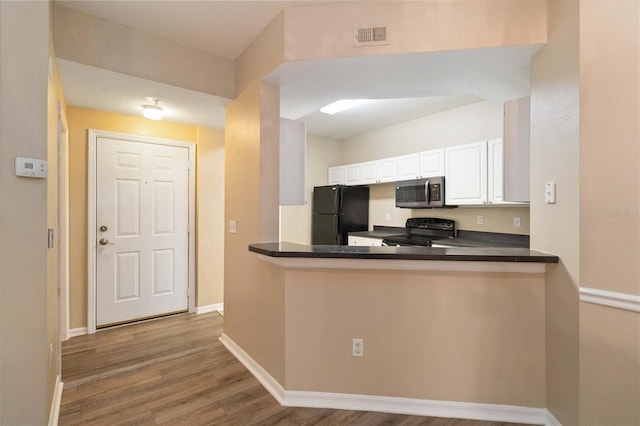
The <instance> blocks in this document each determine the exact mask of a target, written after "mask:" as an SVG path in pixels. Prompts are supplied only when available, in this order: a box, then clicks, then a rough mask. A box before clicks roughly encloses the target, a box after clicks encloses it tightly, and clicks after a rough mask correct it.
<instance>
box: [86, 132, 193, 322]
mask: <svg viewBox="0 0 640 426" xmlns="http://www.w3.org/2000/svg"><path fill="white" fill-rule="evenodd" d="M99 137H103V138H110V139H122V140H126V141H133V142H139V143H150V144H155V145H169V146H178V147H183V148H187V149H188V150H189V164H190V165H191V166H190V167H189V230H188V231H189V255H188V256H189V284H188V292H189V293H188V294H189V312H195V311H196V297H195V295H196V285H195V282H196V280H195V264H196V263H195V252H196V251H195V247H196V246H195V239H196V238H195V236H196V233H195V224H196V215H195V199H196V197H195V187H196V167H195V164H196V144H195V143H194V142H186V141H179V140H174V139H162V138H155V137H149V136H139V135H130V134H125V133H116V132H108V131H104V130H94V129H89V136H88V140H87V143H88V149H87V152H88V157H87V158H88V165H87V237H88V238H87V243H88V246H87V333H89V334H93V333H95V332H96V252H95V250H96V246H97V241H96V232H95V230H96V227H97V225H96V193H95V192H96V183H97V176H96V158H97V155H96V154H97V149H96V145H97V142H98V138H99Z"/></svg>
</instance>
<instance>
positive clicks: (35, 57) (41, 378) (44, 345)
mask: <svg viewBox="0 0 640 426" xmlns="http://www.w3.org/2000/svg"><path fill="white" fill-rule="evenodd" d="M50 28H51V27H50V4H49V3H47V2H1V3H0V43H1V44H0V50H1V51H2V55H1V56H0V76H2V78H1V79H0V106H1V108H0V123H1V124H2V126H1V127H0V141H1V143H0V174H1V178H0V206H1V207H0V295H1V297H0V315H1V316H0V360H1V362H0V378H1V380H0V407H1V410H0V423H1V424H46V423H47V421H48V418H49V409H50V405H51V402H52V396H53V391H54V387H53V384H54V383H55V379H56V376H57V374H58V372H59V369H58V356H57V351H56V348H57V330H58V317H57V300H58V299H57V291H56V277H57V265H56V263H55V250H47V227H48V226H51V225H55V222H56V218H55V213H54V212H55V200H50V199H48V194H49V193H55V186H56V168H55V164H51V162H50V163H49V165H50V167H51V168H50V173H49V178H48V179H27V178H18V177H16V176H15V173H14V160H15V157H18V156H21V157H34V158H39V159H45V160H52V159H55V152H54V153H52V152H50V150H51V149H53V148H54V147H55V128H56V113H55V110H54V111H51V110H50V108H51V105H52V104H55V103H56V102H57V99H58V96H59V94H60V91H59V81H58V80H57V76H56V75H54V77H53V78H52V79H48V70H49V55H50V53H51V52H50V47H51V46H50V36H51V35H50ZM50 345H53V346H54V353H53V356H52V358H51V359H50V358H49V346H50Z"/></svg>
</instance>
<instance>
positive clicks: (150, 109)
mask: <svg viewBox="0 0 640 426" xmlns="http://www.w3.org/2000/svg"><path fill="white" fill-rule="evenodd" d="M150 100H151V101H152V102H153V103H154V104H153V105H142V115H144V117H145V118H148V119H149V120H162V107H160V106H158V104H159V103H160V99H159V98H150Z"/></svg>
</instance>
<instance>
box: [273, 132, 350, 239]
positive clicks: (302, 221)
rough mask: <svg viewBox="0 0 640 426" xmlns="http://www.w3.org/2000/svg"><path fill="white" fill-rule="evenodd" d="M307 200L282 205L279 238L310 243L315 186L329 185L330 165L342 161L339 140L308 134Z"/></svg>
mask: <svg viewBox="0 0 640 426" xmlns="http://www.w3.org/2000/svg"><path fill="white" fill-rule="evenodd" d="M306 163H307V167H306V181H305V199H304V205H301V206H280V241H288V242H290V243H298V244H311V218H312V206H313V187H314V186H320V185H326V184H327V168H328V167H329V166H330V165H335V164H340V142H339V141H338V140H337V139H332V138H325V137H321V136H315V135H307V162H306Z"/></svg>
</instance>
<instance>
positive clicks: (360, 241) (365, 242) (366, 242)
mask: <svg viewBox="0 0 640 426" xmlns="http://www.w3.org/2000/svg"><path fill="white" fill-rule="evenodd" d="M348 241H349V245H350V246H381V245H382V240H381V239H379V238H369V237H356V236H353V235H349V239H348Z"/></svg>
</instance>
